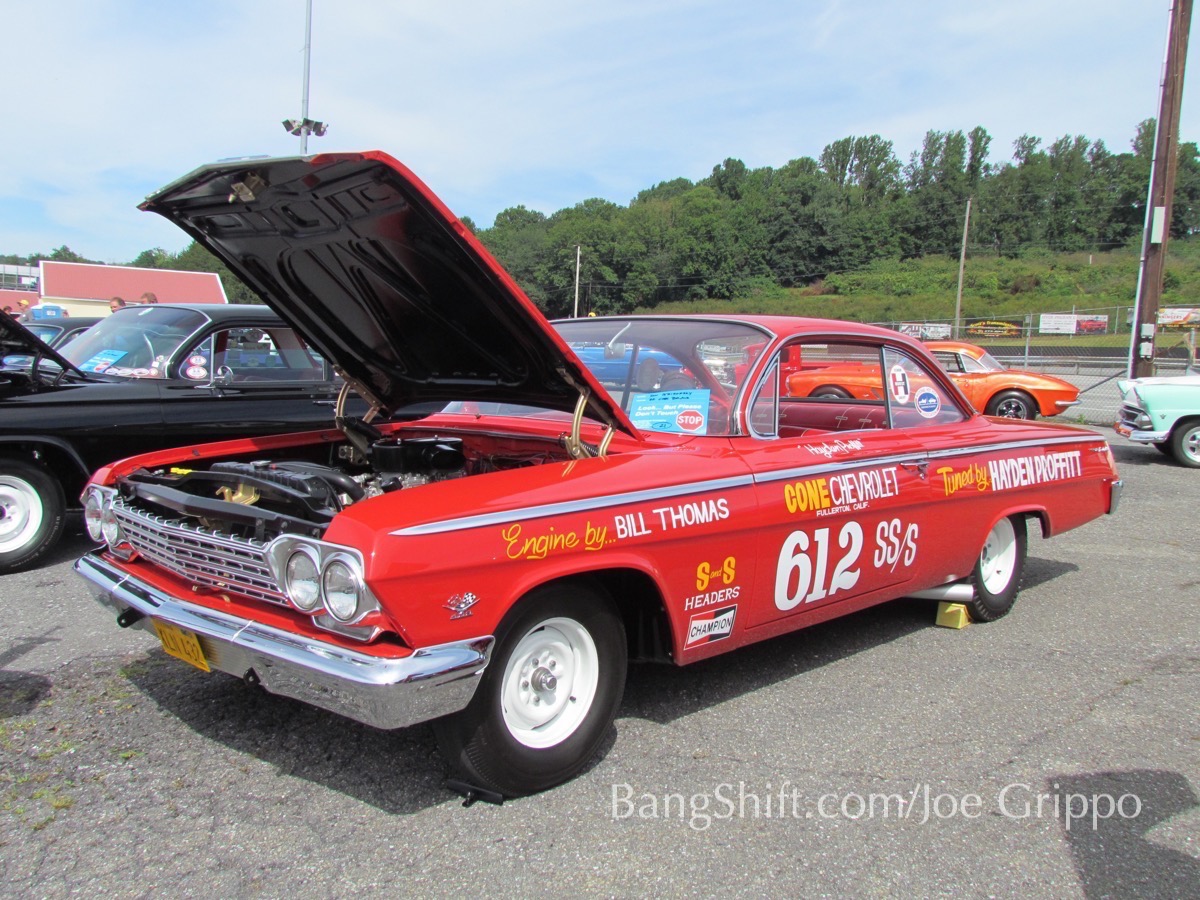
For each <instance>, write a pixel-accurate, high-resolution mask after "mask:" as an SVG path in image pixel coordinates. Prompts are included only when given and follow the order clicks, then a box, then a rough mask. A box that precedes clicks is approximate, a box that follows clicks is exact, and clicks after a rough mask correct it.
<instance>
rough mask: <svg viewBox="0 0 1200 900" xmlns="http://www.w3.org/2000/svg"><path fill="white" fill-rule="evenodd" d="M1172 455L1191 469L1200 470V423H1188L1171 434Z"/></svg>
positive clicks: (1176, 460) (1182, 464)
mask: <svg viewBox="0 0 1200 900" xmlns="http://www.w3.org/2000/svg"><path fill="white" fill-rule="evenodd" d="M1171 455H1172V456H1173V457H1175V462H1177V463H1179V464H1180V465H1181V466H1187V467H1188V468H1189V469H1200V422H1186V423H1184V424H1183V425H1179V426H1177V427H1176V428H1175V430H1174V431H1172V432H1171Z"/></svg>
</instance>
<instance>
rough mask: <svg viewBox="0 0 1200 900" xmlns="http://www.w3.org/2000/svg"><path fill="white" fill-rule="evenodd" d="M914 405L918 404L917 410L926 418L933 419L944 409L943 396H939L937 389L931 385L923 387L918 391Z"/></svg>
mask: <svg viewBox="0 0 1200 900" xmlns="http://www.w3.org/2000/svg"><path fill="white" fill-rule="evenodd" d="M913 405H914V406H916V408H917V412H919V413H920V414H921V415H922V416H924V417H925V418H926V419H932V418H933V417H934V416H936V415H937V414H938V413H939V412H941V410H942V401H941V398H940V397H938V395H937V391H935V390H934V389H933V388H930V387H923V388H921V389H920V390H919V391H917V396H916V397H915V398H914V399H913Z"/></svg>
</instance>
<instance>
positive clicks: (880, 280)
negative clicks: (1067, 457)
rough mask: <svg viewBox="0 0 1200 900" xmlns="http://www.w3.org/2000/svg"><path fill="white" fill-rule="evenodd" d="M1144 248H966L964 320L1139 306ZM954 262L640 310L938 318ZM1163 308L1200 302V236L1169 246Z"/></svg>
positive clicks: (950, 294)
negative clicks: (1021, 252) (1001, 252)
mask: <svg viewBox="0 0 1200 900" xmlns="http://www.w3.org/2000/svg"><path fill="white" fill-rule="evenodd" d="M1138 256H1139V254H1138V252H1137V251H1135V250H1120V251H1115V252H1109V253H1071V254H1053V253H1041V254H1028V255H1025V256H1022V257H1021V258H1019V259H1007V258H1003V257H996V256H991V255H981V254H976V255H969V256H968V257H967V262H966V267H965V270H964V274H963V300H962V310H963V316H964V317H965V318H980V317H982V318H990V317H993V316H997V317H998V316H1005V317H1011V316H1023V315H1025V314H1026V313H1033V314H1037V313H1052V312H1071V311H1072V310H1074V311H1076V312H1080V313H1085V312H1096V313H1108V314H1110V315H1114V313H1115V312H1116V310H1121V316H1120V321H1122V322H1123V321H1124V310H1125V309H1126V308H1128V307H1130V306H1132V305H1133V300H1134V294H1135V291H1136V285H1137V273H1138ZM957 285H958V260H957V259H955V258H949V257H926V258H924V259H913V260H906V261H898V260H886V261H882V262H877V263H874V264H872V265H869V266H867V267H866V268H863V269H860V270H858V271H855V272H848V273H843V274H836V275H830V276H829V277H828V278H826V279H825V280H824V281H823V282H820V283H817V284H815V285H812V286H809V287H805V288H795V289H788V288H780V287H774V286H766V287H763V288H762V289H761V290H758V291H755V292H754V293H752V294H750V295H748V296H744V297H738V298H734V299H732V300H728V301H723V300H700V301H690V302H679V303H671V304H666V305H663V306H659V307H657V308H655V309H653V310H651V309H639V310H638V312H659V313H663V312H672V313H682V312H696V313H706V312H707V313H728V312H745V313H761V314H768V315H770V314H783V315H799V316H824V317H828V318H835V319H849V320H853V321H860V322H890V321H923V320H924V321H932V320H938V319H950V318H953V316H954V297H955V292H956V290H957ZM1162 305H1163V306H1200V238H1193V239H1189V240H1181V241H1173V242H1172V243H1171V244H1170V245H1169V248H1168V254H1167V266H1166V276H1165V278H1164V289H1163V298H1162Z"/></svg>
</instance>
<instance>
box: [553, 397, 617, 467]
mask: <svg viewBox="0 0 1200 900" xmlns="http://www.w3.org/2000/svg"><path fill="white" fill-rule="evenodd" d="M589 399H591V394H590V393H589V392H588V391H586V390H581V391H580V392H579V400H578V401H577V402H576V403H575V414H574V415H573V416H571V433H570V434H566V435H563V437H562V444H563V447H565V448H566V450H567V453H569V454H570V455H571V459H588V458H589V457H595V456H600V457H603V456H606V455H607V454H608V445H609V444H611V443H612V439H613V435H614V434H616V430H615V429H614V428H613V426H612V424H611V423H610V424H609V426H608V428H607V429H605V431H604V437H602V438H601V439H600V446H598V447H597V446H596V445H595V444H589V443H588V442H587V441H585V440H583V438H582V437H581V436H580V433H581V432H582V430H583V413H584V410H586V409H587V405H588V400H589Z"/></svg>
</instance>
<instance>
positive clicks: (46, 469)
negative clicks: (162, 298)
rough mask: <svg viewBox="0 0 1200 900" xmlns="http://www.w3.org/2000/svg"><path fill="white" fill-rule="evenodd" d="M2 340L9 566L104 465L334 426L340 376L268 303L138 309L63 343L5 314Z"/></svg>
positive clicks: (1, 547) (1, 539)
mask: <svg viewBox="0 0 1200 900" xmlns="http://www.w3.org/2000/svg"><path fill="white" fill-rule="evenodd" d="M0 347H2V349H3V356H4V358H5V361H6V362H7V363H9V364H8V365H6V366H5V367H4V368H2V369H0V572H4V571H10V570H12V569H15V568H18V567H21V566H26V565H30V564H31V563H34V562H36V561H37V560H38V559H40V558H41V557H42V556H44V555H45V554H46V552H47V551H49V550H50V549H51V548H52V547H53V546H54V544H55V543H56V541H57V540H58V539H59V537H60V535H61V534H62V531H63V528H64V525H65V524H66V522H67V519H68V515H69V514H73V515H76V516H78V514H79V513H81V512H82V507H81V505H80V502H79V496H80V492H81V491H82V490H83V486H84V484H85V483H86V482H87V479H88V477H89V476H90V475H91V474H92V473H93V472H94V471H96V469H98V468H100V467H101V466H102V465H104V464H105V463H109V462H112V461H113V460H115V459H120V458H123V457H126V456H129V455H131V454H134V453H144V452H147V451H150V450H160V449H163V448H167V447H178V446H180V445H181V444H188V443H198V442H203V441H212V440H220V439H225V438H245V437H254V436H261V435H268V434H281V433H285V432H292V431H296V430H299V429H309V428H324V427H327V426H328V425H329V424H330V410H331V409H332V408H333V401H334V399H335V398H336V396H337V393H338V391H339V389H340V387H341V382H340V380H339V379H337V378H336V377H335V375H334V373H333V370H332V368H331V366H330V365H329V363H328V362H326V360H325V359H324V358H323V357H321V356H320V354H318V353H316V352H315V351H313V349H312V348H311V347H310V346H309V345H308V343H307V342H306V341H305V340H304V338H302V337H301V336H300V334H299V333H298V332H297V331H296V330H295V329H294V328H292V327H291V326H289V325H286V324H284V322H283V320H281V319H280V318H279V316H278V315H277V314H276V313H274V312H272V311H271V310H270V309H269V308H268V307H265V306H252V305H243V306H235V305H229V306H217V305H210V304H198V305H194V306H189V305H187V304H170V305H167V304H160V305H155V306H137V307H129V308H126V309H122V310H118V311H117V312H115V313H113V314H112V315H111V316H107V317H105V318H104V319H102V320H100V321H98V322H97V323H95V324H94V326H93V327H90V328H88V329H87V330H86V331H84V332H83V333H82V334H80V335H79V336H77V337H75V338H74V339H73V340H71V341H70V342H69V343H66V344H60V346H59V347H58V348H57V349H55V348H52V347H50V346H49V345H48V344H46V343H45V342H44V341H42V340H40V339H39V338H38V337H37V336H35V335H34V334H33V333H32V332H31V330H30V329H29V328H26V327H24V326H22V325H21V324H20V323H18V322H16V321H15V320H13V319H12V318H11V317H9V316H0Z"/></svg>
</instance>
